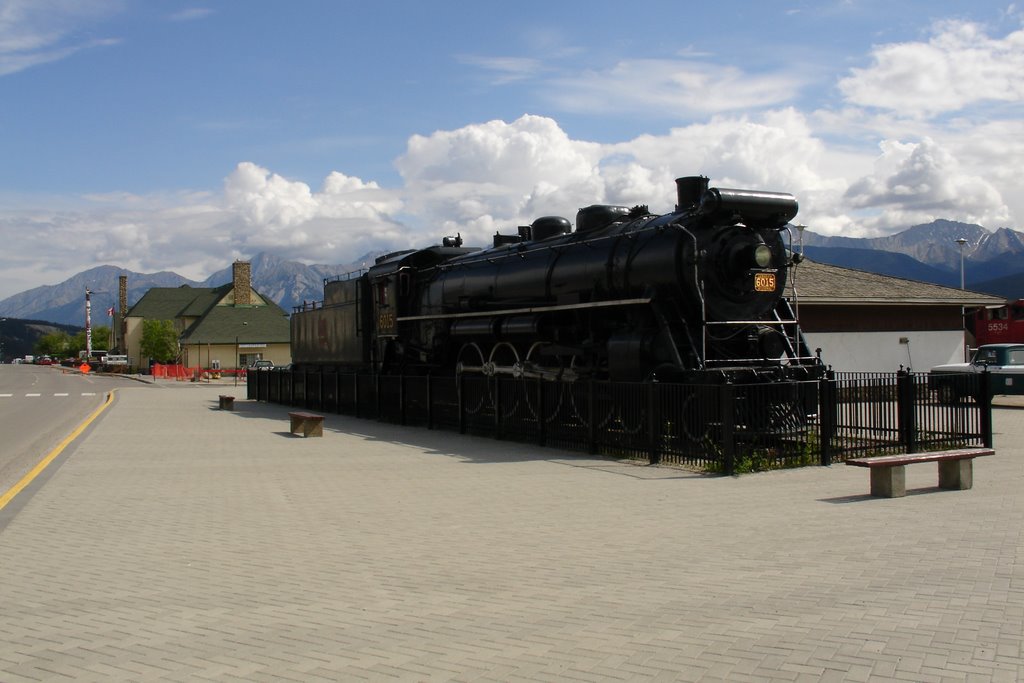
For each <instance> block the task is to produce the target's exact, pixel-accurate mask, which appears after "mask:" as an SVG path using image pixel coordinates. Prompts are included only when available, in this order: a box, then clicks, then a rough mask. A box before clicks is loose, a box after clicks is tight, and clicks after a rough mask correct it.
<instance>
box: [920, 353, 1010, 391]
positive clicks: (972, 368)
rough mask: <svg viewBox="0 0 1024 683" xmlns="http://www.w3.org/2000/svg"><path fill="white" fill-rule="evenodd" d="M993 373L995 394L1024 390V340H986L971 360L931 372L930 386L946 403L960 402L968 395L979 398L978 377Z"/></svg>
mask: <svg viewBox="0 0 1024 683" xmlns="http://www.w3.org/2000/svg"><path fill="white" fill-rule="evenodd" d="M986 370H987V371H988V373H989V381H990V383H989V386H990V387H991V389H992V394H993V395H996V394H1024V344H985V345H984V346H979V347H978V350H977V351H975V352H974V356H973V357H972V358H971V362H970V363H951V364H949V365H937V366H935V367H934V368H932V369H931V370H930V371H929V373H928V387H929V388H930V389H932V390H934V391H935V392H936V394H938V397H939V400H940V401H942V402H943V403H956V402H957V401H959V400H960V399H962V398H963V397H965V396H971V397H973V398H978V389H979V387H980V385H979V382H978V380H979V379H980V377H979V375H980V374H981V373H982V372H985V371H986Z"/></svg>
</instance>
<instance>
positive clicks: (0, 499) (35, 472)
mask: <svg viewBox="0 0 1024 683" xmlns="http://www.w3.org/2000/svg"><path fill="white" fill-rule="evenodd" d="M113 402H114V392H113V391H109V392H107V400H106V401H105V402H104V403H103V405H101V406H100V407H99V408H97V409H96V410H94V411H93V412H92V415H90V416H89V417H87V418H85V422H83V423H82V424H80V425H78V426H77V427H76V428H75V431H73V432H71V433H70V434H68V436H67V438H65V439H64V440H63V441H61V442H60V443H59V444H57V447H56V448H54V449H53V450H52V451H50V452H49V454H48V455H47V456H46V457H45V458H43V459H42V460H40V461H39V463H38V464H37V465H36V466H35V467H33V468H32V469H31V470H30V471H29V472H28V474H26V475H25V476H24V477H22V478H21V481H19V482H18V483H17V484H15V485H14V486H12V487H11V489H10V490H9V491H7V493H5V494H4V495H2V496H0V510H3V509H4V506H6V505H7V504H8V503H10V502H11V501H12V500H14V497H15V496H16V495H18V494H19V493H21V490H22V489H23V488H25V487H26V486H28V485H29V484H31V483H32V480H33V479H35V478H36V477H38V476H39V475H40V474H41V473H42V471H43V470H45V469H46V466H47V465H49V464H50V463H51V462H53V460H54V458H56V457H57V456H58V455H60V454H61V453H62V452H64V449H65V448H67V447H68V445H69V444H70V443H71V442H72V441H74V440H75V439H77V438H78V436H79V435H80V434H81V433H82V432H84V431H85V428H86V427H88V426H89V425H90V424H92V422H93V420H95V419H96V418H97V417H99V416H100V413H102V412H103V411H104V410H106V409H107V407H108V406H109V405H110V404H111V403H113Z"/></svg>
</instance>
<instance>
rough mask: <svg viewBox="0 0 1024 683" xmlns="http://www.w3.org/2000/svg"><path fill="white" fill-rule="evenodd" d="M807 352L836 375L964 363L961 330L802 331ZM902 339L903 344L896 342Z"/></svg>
mask: <svg viewBox="0 0 1024 683" xmlns="http://www.w3.org/2000/svg"><path fill="white" fill-rule="evenodd" d="M804 335H805V337H806V338H807V344H808V345H809V346H810V347H811V350H812V351H813V350H815V349H818V348H820V349H821V359H822V360H823V361H824V362H825V365H827V366H832V369H833V370H836V371H838V372H896V371H897V370H899V369H900V366H901V365H902V366H903V367H904V368H907V367H910V368H911V369H912V370H914V371H915V372H927V371H928V370H929V369H930V368H932V367H934V366H936V365H943V364H946V363H961V362H963V360H964V333H963V330H920V331H907V330H904V331H895V330H894V331H885V332H805V333H804ZM901 339H906V340H907V343H900V340H901Z"/></svg>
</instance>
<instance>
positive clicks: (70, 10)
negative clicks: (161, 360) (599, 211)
mask: <svg viewBox="0 0 1024 683" xmlns="http://www.w3.org/2000/svg"><path fill="white" fill-rule="evenodd" d="M1022 172H1024V6H1018V5H1015V4H1013V3H1007V2H988V1H986V0H973V1H971V2H954V1H952V0H927V1H919V0H901V1H900V2H892V1H891V0H886V1H882V0H820V1H812V0H789V1H775V0H751V1H749V2H746V1H743V2H740V1H735V0H718V2H714V3H705V2H702V3H698V2H692V1H690V0H632V1H631V2H629V3H621V2H601V1H600V0H598V1H595V0H586V1H582V0H580V1H577V0H557V1H551V0H545V1H543V2H540V1H535V0H519V1H517V2H515V3H498V2H491V1H487V0H481V1H479V2H468V1H455V0H451V1H445V0H436V1H435V2H421V1H420V2H417V1H413V0H408V1H403V2H397V1H390V0H374V1H373V2H367V1H366V0H363V1H361V2H350V1H348V0H334V1H331V0H295V1H294V2H280V1H275V2H271V1H269V0H218V1H216V2H214V1H212V0H210V1H207V2H179V1H178V0H162V1H161V2H151V1H149V0H0V299H3V298H6V297H8V296H11V295H13V294H15V293H19V292H22V291H25V290H27V289H30V288H33V287H36V286H40V285H46V284H57V283H59V282H62V281H63V280H65V279H67V278H68V277H71V276H72V275H74V274H76V273H78V272H81V271H83V270H86V269H88V268H91V267H94V266H98V265H115V266H118V267H121V268H126V269H128V270H132V271H135V272H156V271H163V270H171V271H175V272H177V273H179V274H181V275H184V276H186V277H190V278H193V279H197V280H201V279H203V278H205V277H206V276H208V275H209V274H211V273H213V272H215V271H217V270H220V269H222V268H224V267H226V266H227V265H228V264H230V262H231V261H233V260H236V259H249V258H252V257H254V256H255V255H256V254H258V253H260V252H268V253H270V254H273V255H275V256H279V257H281V258H287V259H293V260H298V261H302V262H304V263H308V264H311V263H321V264H345V263H353V262H357V261H358V259H359V258H360V257H361V256H363V255H364V254H366V253H368V252H374V251H380V250H391V249H403V248H411V247H425V246H429V245H431V244H438V243H440V240H441V238H442V237H443V236H446V235H454V234H457V233H458V234H461V235H462V236H463V239H464V240H465V242H466V244H467V245H479V246H485V245H487V244H489V243H490V241H491V236H492V235H493V234H494V233H495V232H496V231H501V232H505V233H514V232H515V229H516V226H518V225H525V224H528V223H530V222H532V221H533V219H535V218H537V217H539V216H544V215H561V216H565V217H567V218H569V219H570V220H573V219H574V218H575V213H576V210H577V209H578V208H580V207H583V206H588V205H590V204H602V203H608V204H621V205H634V204H648V205H649V206H650V207H651V209H652V211H654V212H656V213H664V212H668V211H671V210H672V208H673V204H674V197H675V189H674V183H673V181H674V179H675V178H677V177H680V176H690V175H704V176H707V177H708V178H710V180H711V185H712V186H715V187H735V188H749V189H758V190H767V191H777V192H790V193H792V194H794V195H795V196H796V197H797V199H798V201H799V202H800V213H799V215H798V216H797V218H796V219H795V221H794V222H795V223H800V224H804V225H806V226H808V228H809V229H810V230H813V231H814V232H818V233H821V234H827V235H847V236H851V237H867V236H879V235H885V234H891V233H894V232H898V231H899V230H902V229H905V228H906V227H909V226H911V225H916V224H920V223H927V222H930V221H931V220H934V219H937V218H945V219H949V220H957V221H963V222H967V223H976V224H979V225H982V226H984V227H986V228H988V229H990V230H995V229H997V228H1000V227H1011V228H1014V229H1024V192H1021V174H1022Z"/></svg>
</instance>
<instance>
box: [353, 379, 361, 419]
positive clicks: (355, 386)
mask: <svg viewBox="0 0 1024 683" xmlns="http://www.w3.org/2000/svg"><path fill="white" fill-rule="evenodd" d="M352 409H353V411H354V412H355V416H356V417H359V372H353V373H352Z"/></svg>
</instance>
